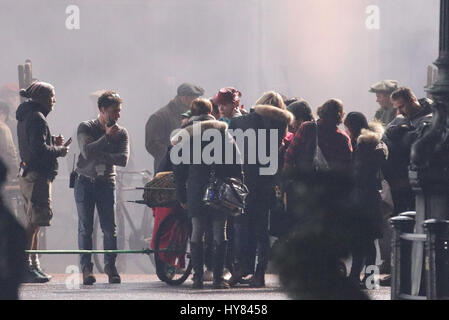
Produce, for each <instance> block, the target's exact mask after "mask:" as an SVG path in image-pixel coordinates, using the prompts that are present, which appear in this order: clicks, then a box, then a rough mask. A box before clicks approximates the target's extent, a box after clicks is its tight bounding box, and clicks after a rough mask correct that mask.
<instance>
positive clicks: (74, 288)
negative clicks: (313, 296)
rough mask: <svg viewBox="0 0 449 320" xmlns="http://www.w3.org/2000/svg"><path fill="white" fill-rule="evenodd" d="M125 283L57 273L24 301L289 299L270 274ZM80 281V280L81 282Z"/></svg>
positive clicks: (129, 277)
mask: <svg viewBox="0 0 449 320" xmlns="http://www.w3.org/2000/svg"><path fill="white" fill-rule="evenodd" d="M121 277H122V283H121V284H109V283H108V281H107V276H106V275H104V274H96V278H97V282H96V283H95V284H94V285H92V286H84V285H83V284H82V280H81V277H80V276H79V275H75V274H53V279H52V280H51V281H50V282H48V283H46V284H23V285H22V286H21V289H20V299H23V300H289V297H288V296H287V294H285V293H284V292H283V291H282V288H281V287H280V285H279V281H278V278H277V276H275V275H271V274H270V275H266V287H265V288H248V287H245V286H240V287H235V288H231V289H223V290H215V289H212V283H211V282H206V283H205V286H204V289H202V290H192V289H191V284H192V281H191V280H190V279H188V280H186V281H185V282H184V283H183V284H182V285H180V286H169V285H167V284H166V283H164V282H162V281H160V280H159V279H158V278H157V276H156V275H154V274H151V275H142V274H122V275H121ZM78 281H79V282H78ZM366 292H367V293H368V294H369V296H370V297H371V299H373V300H389V299H390V288H389V287H380V288H379V289H375V290H367V291H366Z"/></svg>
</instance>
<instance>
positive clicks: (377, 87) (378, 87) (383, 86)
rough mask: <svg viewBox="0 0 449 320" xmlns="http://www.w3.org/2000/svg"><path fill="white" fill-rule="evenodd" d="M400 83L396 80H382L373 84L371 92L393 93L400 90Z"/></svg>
mask: <svg viewBox="0 0 449 320" xmlns="http://www.w3.org/2000/svg"><path fill="white" fill-rule="evenodd" d="M398 85H399V82H397V81H396V80H382V81H380V82H378V83H376V84H373V85H372V86H371V88H370V90H369V92H374V93H377V92H387V93H391V92H393V91H394V90H396V89H397V88H398Z"/></svg>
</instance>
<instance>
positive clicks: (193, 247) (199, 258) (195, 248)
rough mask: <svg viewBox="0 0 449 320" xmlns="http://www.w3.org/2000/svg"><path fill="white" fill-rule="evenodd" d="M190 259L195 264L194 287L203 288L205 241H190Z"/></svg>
mask: <svg viewBox="0 0 449 320" xmlns="http://www.w3.org/2000/svg"><path fill="white" fill-rule="evenodd" d="M190 259H192V266H193V285H192V289H202V288H203V272H204V270H203V268H204V266H203V264H204V263H203V259H204V254H203V243H202V242H200V243H195V242H190Z"/></svg>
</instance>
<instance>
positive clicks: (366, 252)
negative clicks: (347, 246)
mask: <svg viewBox="0 0 449 320" xmlns="http://www.w3.org/2000/svg"><path fill="white" fill-rule="evenodd" d="M344 123H345V126H346V130H347V132H348V134H349V135H350V137H351V139H353V140H354V142H355V143H354V144H353V145H354V154H353V169H354V180H355V191H354V195H353V199H354V201H356V203H357V205H358V208H359V210H360V211H359V212H360V214H359V215H358V217H359V218H360V220H359V221H358V224H359V225H360V233H359V236H358V238H359V239H358V240H359V241H356V242H355V245H354V248H353V250H352V252H353V263H352V268H351V274H350V276H349V277H350V278H351V279H352V280H353V281H355V282H359V281H360V272H361V271H362V269H363V267H364V266H365V265H366V266H369V265H375V264H376V247H375V244H374V240H375V239H379V238H382V212H381V207H380V205H381V197H380V193H379V190H380V189H382V186H381V181H382V174H381V167H382V165H383V164H384V162H385V161H386V159H387V157H388V148H387V146H386V144H385V143H383V142H382V140H381V139H382V135H383V133H384V128H383V126H382V124H381V123H379V122H371V123H368V122H367V120H366V118H365V116H364V115H363V114H361V113H359V112H351V113H349V114H348V115H347V117H346V119H345V122H344ZM365 279H366V276H365V277H364V279H363V280H362V285H364V280H365Z"/></svg>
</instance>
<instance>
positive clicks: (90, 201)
mask: <svg viewBox="0 0 449 320" xmlns="http://www.w3.org/2000/svg"><path fill="white" fill-rule="evenodd" d="M74 192H75V201H76V208H77V210H78V248H79V249H81V250H92V231H93V224H94V210H95V206H97V211H98V217H99V219H100V226H101V230H102V231H103V236H104V237H103V248H104V249H105V250H116V249H117V227H116V225H115V185H114V184H112V183H107V182H99V181H96V182H91V181H89V180H87V179H83V178H78V179H76V181H75V191H74ZM116 256H117V255H116V254H111V253H108V254H105V256H104V263H105V264H115V259H116ZM90 263H91V255H90V254H81V255H80V265H81V268H84V267H85V266H87V265H89V264H90Z"/></svg>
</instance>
